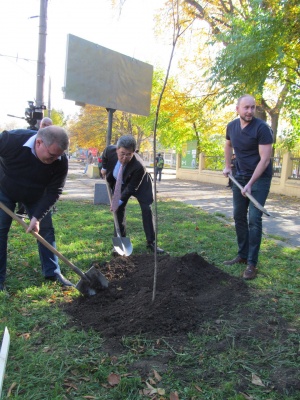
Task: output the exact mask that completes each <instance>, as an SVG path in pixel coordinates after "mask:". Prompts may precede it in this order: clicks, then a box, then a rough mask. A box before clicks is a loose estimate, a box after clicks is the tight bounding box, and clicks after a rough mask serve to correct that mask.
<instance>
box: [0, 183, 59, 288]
mask: <svg viewBox="0 0 300 400" xmlns="http://www.w3.org/2000/svg"><path fill="white" fill-rule="evenodd" d="M0 201H1V202H2V203H3V204H4V205H6V207H8V208H9V209H10V210H11V211H14V210H15V207H16V203H15V202H13V201H12V200H11V199H10V198H9V197H8V196H7V195H6V194H5V193H3V191H2V190H0ZM25 208H26V210H27V212H28V215H29V216H30V217H31V216H32V215H33V213H34V209H35V205H34V204H31V205H27V204H25ZM11 223H12V218H11V217H10V216H9V215H8V214H6V212H5V211H3V210H2V209H0V282H4V281H5V277H6V266H7V239H8V232H9V229H10V226H11ZM39 234H40V236H42V237H43V238H44V239H45V240H47V242H48V243H50V244H51V245H52V246H53V247H56V246H55V235H54V228H53V224H52V217H51V212H48V214H46V215H45V217H44V218H43V219H42V220H41V221H40V231H39ZM38 250H39V256H40V261H41V266H42V273H43V275H44V276H47V277H48V276H54V275H55V272H60V268H59V265H58V258H57V256H56V255H55V254H53V253H52V252H51V251H50V250H48V249H47V248H46V247H45V246H43V245H42V244H41V243H40V242H38Z"/></svg>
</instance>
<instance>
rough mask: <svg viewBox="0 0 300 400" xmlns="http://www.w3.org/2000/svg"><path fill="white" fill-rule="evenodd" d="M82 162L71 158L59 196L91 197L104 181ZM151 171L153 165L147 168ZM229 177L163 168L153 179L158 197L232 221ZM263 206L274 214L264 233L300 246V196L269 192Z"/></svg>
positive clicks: (266, 221)
mask: <svg viewBox="0 0 300 400" xmlns="http://www.w3.org/2000/svg"><path fill="white" fill-rule="evenodd" d="M83 171H84V165H83V164H81V163H78V162H77V161H75V160H72V159H71V160H70V164H69V174H68V178H67V182H66V185H65V188H64V194H63V195H62V197H61V198H62V200H64V199H66V200H88V201H91V202H93V201H94V190H95V184H96V183H102V184H103V185H105V182H104V180H103V179H90V178H88V177H87V176H86V175H84V174H83ZM149 172H150V173H152V175H153V169H152V170H151V169H149ZM227 183H228V179H226V178H225V177H224V186H222V185H215V184H208V183H201V182H195V181H182V180H179V179H176V172H175V170H163V175H162V180H161V182H157V183H156V190H157V198H158V199H163V198H165V199H173V200H176V201H182V202H184V203H186V204H190V205H193V206H195V207H200V208H201V209H203V210H205V211H207V212H209V213H212V214H215V215H216V216H217V217H218V218H221V219H224V221H225V222H226V223H232V224H233V219H232V193H231V189H230V188H227V187H226V185H227ZM265 208H266V209H267V210H268V211H269V212H270V213H271V214H272V215H273V216H274V218H273V217H267V216H263V233H264V234H265V235H272V238H273V237H274V235H276V237H280V240H277V242H278V244H280V245H283V246H292V247H299V248H300V199H298V198H295V197H288V196H282V195H275V194H270V195H269V197H268V199H267V202H266V204H265Z"/></svg>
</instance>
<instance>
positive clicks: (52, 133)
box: [0, 125, 72, 291]
mask: <svg viewBox="0 0 300 400" xmlns="http://www.w3.org/2000/svg"><path fill="white" fill-rule="evenodd" d="M68 145H69V138H68V134H67V132H66V131H65V130H64V129H63V128H60V127H58V126H54V125H52V126H48V127H46V128H42V129H40V130H39V131H38V132H36V131H31V130H28V129H17V130H14V131H3V132H2V133H1V134H0V202H1V203H3V204H4V205H5V206H6V207H8V208H9V209H10V210H11V211H14V210H15V207H16V203H18V202H22V203H23V204H24V205H25V208H26V211H27V213H28V215H29V217H30V223H29V227H28V229H27V231H26V232H31V231H35V232H37V233H39V234H40V235H41V236H42V237H43V238H44V239H45V240H46V241H47V242H48V243H50V244H51V245H52V246H53V247H55V233H54V227H53V224H52V217H51V212H49V210H50V209H51V207H52V206H53V205H54V203H55V202H56V201H57V200H58V198H59V196H60V195H61V194H62V190H63V187H64V184H65V181H66V177H67V172H68V159H67V156H66V155H65V150H66V149H67V148H68ZM11 223H12V218H11V217H10V216H9V215H8V214H6V213H5V212H4V211H3V210H2V209H0V290H1V291H3V290H4V282H5V278H6V265H7V240H8V232H9V230H10V226H11ZM38 248H39V256H40V261H41V267H42V273H43V275H44V277H45V279H47V280H50V281H55V280H57V281H59V282H60V283H62V284H63V285H66V286H71V285H72V284H71V283H70V282H69V281H68V280H67V279H66V278H65V277H64V276H63V275H62V274H61V271H60V267H59V264H58V258H57V256H56V255H55V254H53V253H52V252H51V251H50V250H48V249H47V248H46V247H45V246H43V245H42V244H41V243H40V242H38Z"/></svg>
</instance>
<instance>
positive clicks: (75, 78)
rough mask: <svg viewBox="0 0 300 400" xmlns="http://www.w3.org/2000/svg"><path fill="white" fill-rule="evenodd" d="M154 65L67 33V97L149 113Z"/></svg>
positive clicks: (103, 105)
mask: <svg viewBox="0 0 300 400" xmlns="http://www.w3.org/2000/svg"><path fill="white" fill-rule="evenodd" d="M152 76H153V66H152V65H150V64H147V63H144V62H142V61H139V60H136V59H134V58H131V57H128V56H125V55H124V54H121V53H118V52H116V51H113V50H110V49H107V48H105V47H102V46H100V45H98V44H95V43H92V42H89V41H87V40H84V39H81V38H79V37H77V36H74V35H70V34H69V35H68V41H67V56H66V71H65V86H64V98H65V99H68V100H73V101H75V102H77V103H85V104H93V105H97V106H101V107H105V108H110V109H114V110H120V111H125V112H128V113H131V114H137V115H145V116H147V115H149V113H150V102H151V88H152Z"/></svg>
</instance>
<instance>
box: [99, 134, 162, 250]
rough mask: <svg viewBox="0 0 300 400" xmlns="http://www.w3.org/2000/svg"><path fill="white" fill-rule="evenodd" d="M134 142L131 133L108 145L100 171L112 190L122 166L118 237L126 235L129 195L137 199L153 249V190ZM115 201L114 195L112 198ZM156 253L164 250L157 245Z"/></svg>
mask: <svg viewBox="0 0 300 400" xmlns="http://www.w3.org/2000/svg"><path fill="white" fill-rule="evenodd" d="M135 150H136V141H135V138H134V137H133V136H132V135H125V136H121V137H120V139H119V140H118V142H117V145H116V146H113V145H111V146H108V147H106V148H105V149H104V151H103V155H102V169H101V174H102V176H103V177H104V178H106V180H107V182H108V184H109V185H110V187H111V189H112V190H115V188H116V187H117V185H116V182H117V180H118V179H117V178H118V174H119V171H120V169H121V171H122V176H121V194H120V199H119V200H118V204H117V205H116V209H113V207H112V211H116V213H117V218H118V222H119V226H120V231H121V236H123V237H125V236H126V222H125V221H126V217H125V208H126V204H127V202H128V200H129V198H130V197H131V196H134V197H136V199H137V200H138V202H139V204H140V207H141V211H142V219H143V227H144V232H145V235H146V239H147V247H148V248H149V249H150V250H151V251H154V250H155V231H154V224H153V214H152V209H151V204H152V203H153V191H152V182H151V177H150V176H149V174H148V173H147V171H146V167H145V166H144V163H143V160H142V159H141V157H140V156H139V155H138V154H137V153H135ZM113 203H114V198H113ZM157 253H159V254H161V253H164V250H163V249H160V248H159V247H157Z"/></svg>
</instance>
